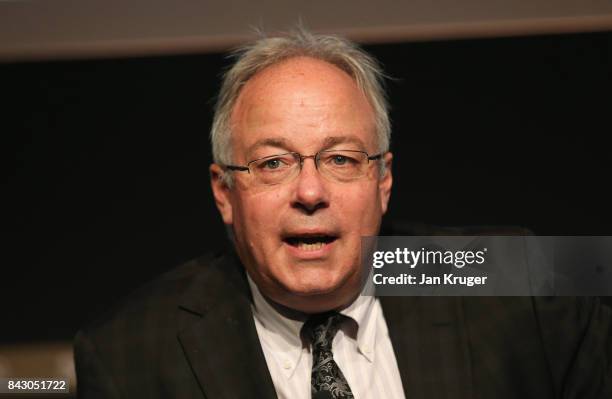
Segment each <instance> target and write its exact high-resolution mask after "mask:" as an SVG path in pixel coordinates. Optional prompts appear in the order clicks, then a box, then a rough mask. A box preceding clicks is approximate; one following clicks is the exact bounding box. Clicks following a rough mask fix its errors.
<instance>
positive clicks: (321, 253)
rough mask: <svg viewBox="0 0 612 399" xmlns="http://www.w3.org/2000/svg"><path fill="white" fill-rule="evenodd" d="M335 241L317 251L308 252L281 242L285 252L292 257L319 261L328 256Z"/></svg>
mask: <svg viewBox="0 0 612 399" xmlns="http://www.w3.org/2000/svg"><path fill="white" fill-rule="evenodd" d="M337 240H338V239H335V240H334V241H332V242H329V243H326V244H323V246H322V247H321V248H319V249H315V250H310V251H308V250H304V249H300V247H297V246H294V245H290V244H288V243H286V242H283V244H284V245H285V247H286V248H287V250H288V251H289V253H290V254H291V255H292V256H293V257H295V258H299V259H306V260H308V259H321V258H325V257H326V256H328V255H329V253H330V252H331V251H332V249H333V246H334V244H335V243H336V241H337Z"/></svg>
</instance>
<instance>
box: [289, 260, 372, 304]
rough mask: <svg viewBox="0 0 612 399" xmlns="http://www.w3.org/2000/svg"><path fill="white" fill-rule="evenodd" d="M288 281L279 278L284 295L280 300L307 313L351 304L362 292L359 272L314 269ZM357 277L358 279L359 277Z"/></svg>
mask: <svg viewBox="0 0 612 399" xmlns="http://www.w3.org/2000/svg"><path fill="white" fill-rule="evenodd" d="M292 277H293V278H292V279H290V280H288V281H284V282H283V281H279V283H280V285H281V286H282V291H283V292H282V293H281V297H280V298H278V299H277V301H278V302H279V303H280V304H281V305H283V306H286V307H289V308H291V309H295V310H298V311H302V312H306V313H319V312H325V311H328V310H332V309H337V308H340V307H343V306H345V305H347V304H348V302H349V301H351V300H353V298H354V297H355V296H356V295H358V294H359V292H360V286H359V284H358V283H354V282H353V280H354V278H351V277H356V276H351V275H350V274H341V275H339V274H337V273H330V272H329V271H327V272H326V271H321V270H319V271H317V270H312V271H308V272H307V273H298V274H297V275H294V276H292ZM357 280H358V279H357Z"/></svg>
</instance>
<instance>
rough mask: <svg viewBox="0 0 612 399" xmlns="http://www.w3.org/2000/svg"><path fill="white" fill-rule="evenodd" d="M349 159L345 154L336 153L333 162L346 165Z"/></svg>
mask: <svg viewBox="0 0 612 399" xmlns="http://www.w3.org/2000/svg"><path fill="white" fill-rule="evenodd" d="M348 161H349V159H348V157H345V156H344V155H334V157H333V158H332V162H333V163H334V165H344V164H346V163H347V162H348Z"/></svg>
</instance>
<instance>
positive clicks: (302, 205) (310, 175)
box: [291, 158, 329, 215]
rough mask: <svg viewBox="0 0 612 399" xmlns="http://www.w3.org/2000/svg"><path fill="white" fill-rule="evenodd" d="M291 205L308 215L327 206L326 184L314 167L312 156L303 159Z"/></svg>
mask: <svg viewBox="0 0 612 399" xmlns="http://www.w3.org/2000/svg"><path fill="white" fill-rule="evenodd" d="M291 205H292V206H293V207H294V208H296V209H299V210H301V211H302V212H304V213H306V214H309V215H310V214H313V213H315V212H316V211H317V210H319V209H323V208H327V207H328V206H329V193H328V191H327V186H326V185H325V181H324V180H323V178H322V176H321V174H320V173H319V171H318V170H317V168H316V165H315V162H314V158H310V159H308V158H306V159H304V160H303V164H302V170H301V172H300V174H299V176H298V177H297V179H296V182H295V193H294V195H293V201H292V204H291Z"/></svg>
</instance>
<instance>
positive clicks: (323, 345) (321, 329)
mask: <svg viewBox="0 0 612 399" xmlns="http://www.w3.org/2000/svg"><path fill="white" fill-rule="evenodd" d="M342 317H343V316H342V315H341V314H340V313H338V312H326V313H319V314H315V315H312V316H310V318H309V319H308V320H307V321H306V323H304V327H303V328H304V332H305V334H306V336H307V337H308V338H309V339H310V342H311V343H312V347H313V349H314V350H328V351H331V347H332V341H333V340H334V337H335V336H336V333H337V332H338V330H339V329H340V322H341V321H342Z"/></svg>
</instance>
